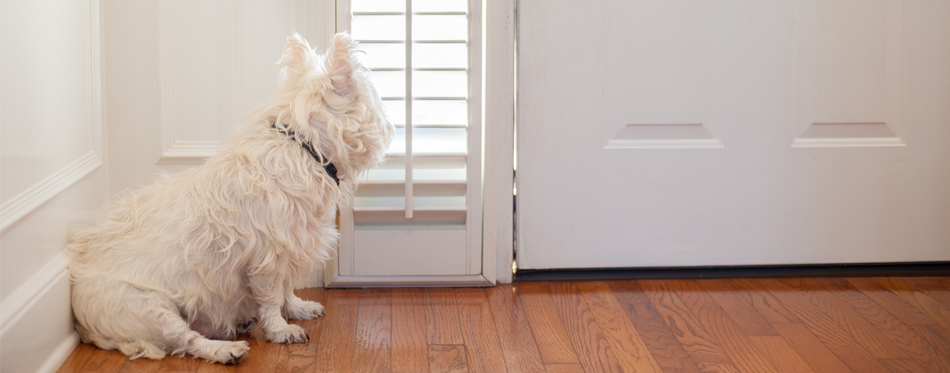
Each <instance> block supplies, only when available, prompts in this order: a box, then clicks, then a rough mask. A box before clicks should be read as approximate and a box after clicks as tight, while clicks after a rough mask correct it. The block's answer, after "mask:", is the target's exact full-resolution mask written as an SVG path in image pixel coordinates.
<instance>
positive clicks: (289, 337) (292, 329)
mask: <svg viewBox="0 0 950 373" xmlns="http://www.w3.org/2000/svg"><path fill="white" fill-rule="evenodd" d="M265 336H266V337H267V340H268V341H271V342H274V343H303V342H307V341H309V340H310V336H309V335H307V332H306V331H305V330H303V328H301V327H300V326H299V325H294V324H287V326H286V327H283V328H280V329H278V330H274V331H269V332H267V333H266V334H265Z"/></svg>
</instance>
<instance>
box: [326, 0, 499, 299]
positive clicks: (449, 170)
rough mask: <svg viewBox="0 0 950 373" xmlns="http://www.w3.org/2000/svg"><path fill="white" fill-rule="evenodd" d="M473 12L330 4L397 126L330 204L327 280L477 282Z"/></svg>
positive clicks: (389, 3) (477, 24)
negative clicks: (336, 205)
mask: <svg viewBox="0 0 950 373" xmlns="http://www.w3.org/2000/svg"><path fill="white" fill-rule="evenodd" d="M480 13H481V4H480V2H479V1H478V0H470V1H466V0H404V1H393V0H339V1H338V2H337V16H338V19H337V27H338V29H339V30H348V31H350V33H351V34H352V36H353V38H354V39H356V40H357V41H359V43H360V47H359V49H361V50H363V51H364V52H365V54H361V55H360V56H359V58H360V61H361V62H362V63H363V65H364V66H366V67H367V68H369V69H370V70H371V74H370V79H371V80H372V81H373V83H374V84H375V86H376V89H377V91H378V92H379V94H380V96H381V97H382V99H383V102H384V104H385V106H386V108H387V115H388V116H389V118H390V120H391V122H392V123H393V124H394V125H395V126H396V134H395V137H394V138H393V141H392V144H391V146H390V148H389V151H388V152H387V160H386V161H385V162H384V163H383V164H382V165H380V166H379V167H377V168H376V169H373V170H371V171H369V172H368V173H367V175H365V177H364V180H363V181H362V182H361V185H360V188H359V190H358V192H357V194H356V197H355V198H354V200H353V203H352V205H350V206H343V207H342V208H341V219H340V231H341V239H340V255H339V257H338V259H337V261H336V263H331V264H330V265H331V266H334V268H328V271H327V272H328V275H327V285H328V286H372V285H407V284H416V285H453V284H459V285H460V284H473V285H474V284H485V283H486V280H485V278H484V277H483V276H481V272H482V267H483V266H482V249H481V237H482V234H481V85H482V81H481V70H480V69H481V17H480Z"/></svg>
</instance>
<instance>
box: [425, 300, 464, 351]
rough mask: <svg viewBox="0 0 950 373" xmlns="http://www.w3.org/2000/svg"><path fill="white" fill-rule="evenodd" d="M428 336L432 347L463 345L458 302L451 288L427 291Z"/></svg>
mask: <svg viewBox="0 0 950 373" xmlns="http://www.w3.org/2000/svg"><path fill="white" fill-rule="evenodd" d="M425 298H426V330H427V333H426V335H427V336H428V339H429V344H430V345H461V344H462V343H463V342H462V328H461V327H459V309H458V302H456V300H455V291H454V290H453V289H450V288H432V289H425Z"/></svg>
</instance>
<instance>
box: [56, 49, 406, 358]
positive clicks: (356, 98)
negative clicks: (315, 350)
mask: <svg viewBox="0 0 950 373" xmlns="http://www.w3.org/2000/svg"><path fill="white" fill-rule="evenodd" d="M355 47H356V43H355V42H354V41H353V40H352V39H351V38H350V37H349V36H348V35H346V34H337V35H336V36H334V37H333V40H332V41H331V46H330V48H329V50H328V52H327V54H326V55H325V56H320V55H317V54H316V53H315V52H314V50H313V49H311V48H310V46H309V45H308V44H307V42H306V41H304V40H303V39H302V38H300V36H299V35H294V36H293V37H291V38H288V42H287V46H286V49H285V50H284V54H283V57H282V58H281V61H280V85H279V88H278V91H277V93H276V95H275V97H274V98H273V99H272V100H271V101H270V102H268V103H267V104H265V105H264V106H263V107H262V108H261V109H260V110H259V111H258V112H257V113H256V114H254V115H253V116H252V122H251V125H250V126H249V127H247V128H244V129H242V130H241V131H239V132H237V133H236V134H234V135H233V136H232V137H231V138H230V139H229V140H228V141H227V143H226V144H225V145H224V146H223V147H222V148H221V149H220V150H219V151H218V153H217V155H215V156H213V157H211V158H210V159H208V161H207V162H205V164H204V165H202V166H201V167H200V168H198V169H195V170H192V171H186V172H183V173H180V174H177V175H172V176H168V177H164V178H162V180H160V181H159V182H158V183H156V184H155V185H152V186H149V187H146V188H144V189H141V190H138V191H133V192H129V193H127V194H126V195H124V196H123V197H122V198H121V200H119V201H118V202H116V203H115V204H114V205H113V206H111V207H109V208H108V209H107V210H105V211H104V213H103V215H102V216H101V217H100V218H99V219H98V220H97V221H95V222H94V223H92V224H91V225H90V226H89V227H88V228H85V229H84V230H82V231H79V232H77V233H76V234H73V235H72V236H71V237H70V240H69V243H68V245H67V249H66V250H67V253H68V255H69V258H70V264H69V271H70V278H71V280H72V305H73V312H74V314H75V316H76V323H77V324H76V329H77V330H78V331H79V334H80V335H81V336H82V339H83V341H84V342H86V343H90V342H91V343H95V344H96V346H99V347H100V348H103V349H118V350H119V351H121V352H122V353H124V354H126V355H128V356H129V357H130V358H132V359H135V358H138V357H143V356H144V357H147V358H152V359H160V358H162V357H164V356H165V354H166V353H169V352H170V353H172V354H177V355H181V354H186V353H187V354H191V355H194V356H195V357H198V358H202V359H205V360H208V361H211V362H217V363H226V364H235V363H238V362H239V361H240V360H241V358H243V357H244V356H245V355H247V353H248V350H249V346H248V344H247V342H244V341H224V340H215V339H230V338H233V337H234V336H236V335H237V334H238V333H241V332H245V331H246V330H247V329H248V328H249V325H250V324H251V323H252V322H254V321H255V320H257V321H258V322H259V323H260V325H261V328H262V329H263V331H264V333H265V336H266V338H267V340H269V341H272V342H277V343H297V342H306V341H308V340H309V337H308V336H307V334H306V333H305V332H304V330H303V328H301V327H299V326H297V325H293V324H288V323H287V321H286V320H284V318H283V317H282V316H281V311H283V312H284V313H285V314H286V316H287V318H288V319H298V320H299V319H312V318H315V317H319V316H322V315H324V314H325V311H324V308H323V306H322V305H320V304H319V303H316V302H311V301H305V300H302V299H300V298H298V297H296V296H295V295H294V294H293V289H294V282H295V281H296V279H297V278H298V275H301V274H303V275H306V274H308V273H310V271H311V270H312V269H313V268H314V266H316V265H320V264H322V262H323V261H324V260H326V259H327V258H328V257H329V255H330V253H331V250H332V248H333V247H334V246H335V245H336V242H337V238H338V237H339V233H338V231H337V229H336V224H335V218H336V213H337V206H338V204H339V203H341V201H344V200H347V199H349V198H352V196H353V193H354V192H355V190H356V187H357V177H358V176H359V175H360V174H361V173H363V172H364V171H366V170H367V169H369V168H371V167H373V166H374V165H376V164H377V163H378V162H379V161H380V160H381V159H382V158H383V156H384V152H385V150H386V149H387V147H388V146H389V142H390V140H391V138H392V136H393V131H394V130H393V126H392V124H390V123H389V121H388V120H387V119H386V117H385V115H384V112H383V106H382V102H381V101H380V99H379V95H378V94H377V93H376V90H375V89H374V88H373V87H372V85H371V84H370V83H369V81H368V78H367V70H366V69H365V68H363V67H362V66H360V65H359V63H358V62H357V61H356V60H355V57H354V53H355V52H357V51H356V50H355Z"/></svg>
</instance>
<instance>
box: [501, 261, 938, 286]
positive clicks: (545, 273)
mask: <svg viewBox="0 0 950 373" xmlns="http://www.w3.org/2000/svg"><path fill="white" fill-rule="evenodd" d="M886 276H903V277H920V276H950V262H922V263H921V262H915V263H864V264H813V265H769V266H716V267H668V268H603V269H583V268H578V269H544V270H523V269H518V272H517V273H516V274H515V282H528V281H603V280H635V279H712V278H782V277H785V278H788V277H886Z"/></svg>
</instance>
